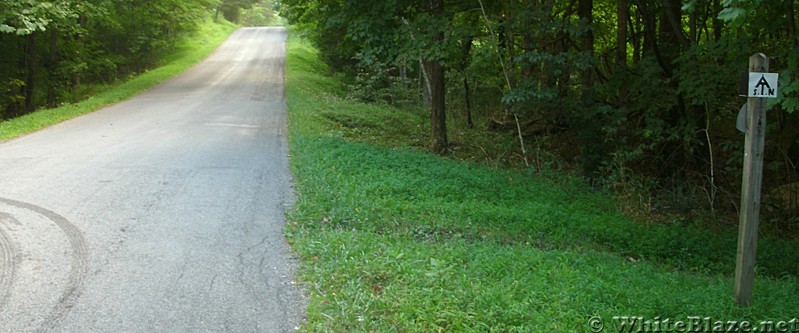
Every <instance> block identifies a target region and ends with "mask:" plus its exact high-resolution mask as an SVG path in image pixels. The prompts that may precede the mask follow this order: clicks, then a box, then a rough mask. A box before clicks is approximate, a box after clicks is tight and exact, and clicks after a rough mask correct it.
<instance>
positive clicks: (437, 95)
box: [424, 60, 449, 155]
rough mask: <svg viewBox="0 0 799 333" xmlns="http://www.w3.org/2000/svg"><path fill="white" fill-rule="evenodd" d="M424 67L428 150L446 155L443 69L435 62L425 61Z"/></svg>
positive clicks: (447, 144)
mask: <svg viewBox="0 0 799 333" xmlns="http://www.w3.org/2000/svg"><path fill="white" fill-rule="evenodd" d="M424 65H425V69H426V71H427V75H429V79H430V127H431V132H432V142H431V144H430V149H431V150H432V151H433V153H435V154H438V155H446V154H447V148H448V146H449V143H448V142H447V113H446V103H445V91H446V90H445V86H444V75H445V69H444V66H441V64H440V63H439V62H438V61H436V60H433V61H425V62H424Z"/></svg>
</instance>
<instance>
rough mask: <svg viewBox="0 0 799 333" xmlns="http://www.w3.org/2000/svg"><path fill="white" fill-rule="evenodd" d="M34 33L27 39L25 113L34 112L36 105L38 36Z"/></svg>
mask: <svg viewBox="0 0 799 333" xmlns="http://www.w3.org/2000/svg"><path fill="white" fill-rule="evenodd" d="M37 34H38V33H36V32H34V33H32V34H30V35H28V36H26V37H25V41H26V45H25V86H24V87H23V92H24V94H23V96H24V97H25V105H24V106H23V110H22V112H23V113H28V112H32V111H33V109H34V108H35V106H36V104H35V103H34V97H35V95H34V91H35V88H36V35H37Z"/></svg>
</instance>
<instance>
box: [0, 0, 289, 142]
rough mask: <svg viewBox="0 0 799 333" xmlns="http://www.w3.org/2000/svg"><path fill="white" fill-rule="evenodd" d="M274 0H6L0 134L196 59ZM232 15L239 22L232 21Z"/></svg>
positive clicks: (0, 34)
mask: <svg viewBox="0 0 799 333" xmlns="http://www.w3.org/2000/svg"><path fill="white" fill-rule="evenodd" d="M272 7H273V5H272V2H271V1H258V0H185V1H184V0H154V1H147V2H144V3H142V4H138V5H132V4H129V3H126V2H119V1H116V2H114V1H105V0H102V1H91V2H86V1H75V0H50V1H18V0H0V49H2V50H3V53H2V54H1V55H0V140H7V139H9V138H12V137H15V136H18V135H21V134H24V133H29V132H32V131H35V130H37V129H40V128H42V127H45V126H48V125H51V124H54V123H57V122H60V121H63V120H66V119H70V118H73V117H75V116H78V115H81V114H84V113H87V112H91V111H94V110H97V109H99V108H101V107H103V106H106V105H109V104H112V103H116V102H119V101H121V100H124V99H126V98H129V97H131V96H133V95H135V94H137V93H139V92H141V91H143V90H145V89H147V88H149V87H151V86H153V85H156V84H158V83H159V82H162V81H164V80H166V79H168V78H170V77H172V76H174V75H176V74H178V73H180V72H182V71H183V70H185V69H187V68H189V67H191V66H192V65H193V64H195V63H196V62H198V61H200V60H202V59H203V58H205V57H206V56H207V55H208V54H210V53H211V52H213V50H215V49H216V47H217V46H218V45H219V44H220V43H222V42H223V41H224V39H225V38H226V37H227V36H228V35H229V34H230V33H231V32H232V31H233V30H235V29H236V27H238V26H239V25H268V24H272V23H274V22H275V21H277V18H276V16H275V15H274V11H273V8H272ZM231 22H232V23H231Z"/></svg>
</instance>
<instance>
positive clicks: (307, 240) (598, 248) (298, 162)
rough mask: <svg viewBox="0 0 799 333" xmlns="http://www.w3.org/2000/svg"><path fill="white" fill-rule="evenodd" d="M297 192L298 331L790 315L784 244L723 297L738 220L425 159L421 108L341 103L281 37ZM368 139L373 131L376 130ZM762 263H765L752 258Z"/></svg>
mask: <svg viewBox="0 0 799 333" xmlns="http://www.w3.org/2000/svg"><path fill="white" fill-rule="evenodd" d="M288 53H289V55H288V59H287V66H288V68H287V93H286V95H287V101H288V106H289V121H290V145H291V156H292V158H291V165H292V171H293V173H294V176H295V181H296V191H297V201H296V203H295V208H294V210H293V211H292V212H290V214H289V220H290V224H289V227H288V228H287V230H286V234H287V236H288V238H289V241H290V242H291V244H292V246H293V248H294V249H295V251H297V253H298V254H299V255H300V257H301V258H302V260H303V263H302V268H301V273H300V275H301V276H300V277H301V280H302V281H303V283H304V285H305V286H306V288H307V290H308V292H309V293H310V296H311V302H310V305H309V308H308V321H307V322H306V323H305V324H303V329H304V330H306V331H309V332H330V331H332V332H357V331H362V332H392V331H401V332H431V331H432V332H436V331H455V332H458V331H486V332H491V331H493V332H514V331H515V332H584V331H589V330H590V327H589V323H588V321H589V319H590V318H592V317H594V316H599V318H602V319H603V320H604V324H605V325H606V328H607V331H616V327H617V326H618V325H619V323H618V322H615V321H614V320H613V319H612V318H613V316H642V317H644V318H645V319H651V320H657V319H656V318H660V319H666V318H670V319H671V321H672V322H673V321H675V320H688V317H689V316H700V317H710V318H713V319H714V320H720V321H728V320H750V321H752V322H755V323H757V322H759V321H760V320H777V321H779V320H786V321H787V320H790V319H792V318H793V317H795V316H797V315H796V314H797V313H799V297H797V296H799V288H798V286H799V281H797V278H796V275H795V274H794V273H793V272H795V271H796V265H797V262H798V261H797V260H796V259H797V258H796V256H795V254H793V253H791V252H797V251H791V250H790V249H795V248H796V244H795V242H793V241H790V240H778V239H773V237H772V238H768V237H766V238H765V239H763V240H761V248H763V249H764V250H763V253H764V254H763V255H762V257H763V259H761V260H762V261H763V263H764V264H765V265H763V266H761V268H760V269H759V271H758V272H759V275H758V277H757V280H756V284H755V299H754V303H753V304H752V306H751V307H748V308H741V307H738V306H737V305H736V304H735V301H734V298H733V295H732V289H733V288H732V277H731V274H732V270H733V269H734V266H733V265H734V263H733V260H734V257H735V249H736V235H735V232H734V230H719V231H717V232H708V231H707V230H699V229H698V228H697V227H694V226H692V225H684V224H679V223H672V224H659V223H650V224H642V223H640V222H635V221H630V220H629V219H627V218H625V217H624V216H623V214H621V213H620V212H619V210H618V208H617V207H618V205H616V204H615V203H614V202H613V201H612V200H611V199H610V198H609V197H607V196H605V195H603V194H601V193H598V192H596V191H592V190H590V189H589V188H587V187H586V186H584V185H583V183H582V181H581V180H580V179H578V178H576V177H573V176H569V175H565V174H564V175H563V176H562V177H559V178H556V179H554V180H553V179H552V178H542V177H537V176H534V175H530V174H528V173H526V172H522V171H513V170H510V171H508V170H495V169H491V168H487V167H484V166H479V165H476V164H473V163H470V162H462V161H454V160H451V159H445V158H439V157H434V156H431V155H429V154H427V153H425V152H423V151H419V150H417V149H414V148H410V147H416V146H418V145H417V144H416V143H415V141H418V140H424V138H425V131H426V127H425V125H426V115H425V114H424V113H419V112H418V111H414V110H411V111H407V110H401V109H396V108H391V107H383V106H374V105H367V104H362V103H357V102H353V101H351V100H349V99H347V98H346V88H344V86H342V85H341V84H340V83H339V82H338V81H337V80H336V79H335V77H331V76H328V75H326V74H327V69H326V68H325V66H324V65H323V64H321V63H320V62H319V60H318V58H317V57H316V53H315V51H314V49H313V48H312V47H310V46H309V45H308V44H307V43H306V42H304V41H303V40H301V39H299V38H297V37H295V36H294V34H293V33H291V34H290V37H289V45H288ZM380 133H383V135H381V134H380ZM762 267H767V268H762Z"/></svg>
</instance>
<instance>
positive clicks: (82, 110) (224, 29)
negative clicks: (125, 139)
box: [0, 20, 236, 141]
mask: <svg viewBox="0 0 799 333" xmlns="http://www.w3.org/2000/svg"><path fill="white" fill-rule="evenodd" d="M235 28H236V27H235V26H233V25H230V24H214V23H211V22H210V21H209V20H206V22H205V23H204V24H203V25H202V26H201V27H200V29H199V30H198V31H197V32H195V33H193V34H191V35H190V36H187V38H186V39H184V40H182V41H180V42H178V43H177V45H176V48H175V50H174V51H173V52H172V53H171V54H169V57H167V58H168V59H167V60H165V64H164V66H161V67H159V68H156V69H153V70H151V71H148V72H147V73H144V74H142V75H139V76H136V77H133V78H131V79H130V80H126V81H124V82H117V83H115V84H113V85H110V86H98V87H96V89H97V90H94V91H90V93H91V95H92V96H91V97H89V98H88V99H85V100H83V101H81V102H78V103H74V104H64V105H61V106H59V107H56V108H49V109H42V110H38V111H37V112H33V113H29V114H26V115H24V116H21V117H17V118H14V119H10V120H4V121H0V141H5V140H8V139H11V138H14V137H17V136H20V135H23V134H27V133H31V132H34V131H37V130H39V129H42V128H44V127H47V126H50V125H53V124H56V123H58V122H61V121H64V120H67V119H71V118H74V117H77V116H80V115H82V114H86V113H88V112H92V111H95V110H98V109H100V108H102V107H104V106H107V105H110V104H113V103H116V102H119V101H122V100H124V99H127V98H130V97H131V96H134V95H136V94H138V93H141V92H142V91H144V90H145V89H147V88H149V87H152V86H154V85H156V84H158V83H161V82H163V81H165V80H167V79H169V78H171V77H173V76H175V75H177V74H179V73H180V72H182V71H184V70H186V69H188V68H189V67H191V66H192V65H194V64H196V63H197V62H199V61H200V60H202V59H204V58H205V57H206V56H208V55H209V54H211V52H213V51H214V50H215V49H216V48H217V47H218V46H219V45H220V44H221V43H222V42H223V41H224V40H225V39H226V38H227V36H228V35H229V34H230V33H232V32H233V31H234V30H235ZM12 84H13V83H12ZM16 84H23V83H21V82H20V83H16ZM18 98H19V97H18Z"/></svg>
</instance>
